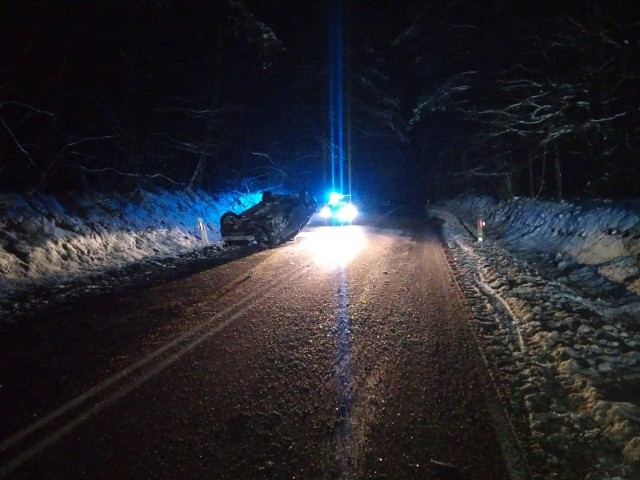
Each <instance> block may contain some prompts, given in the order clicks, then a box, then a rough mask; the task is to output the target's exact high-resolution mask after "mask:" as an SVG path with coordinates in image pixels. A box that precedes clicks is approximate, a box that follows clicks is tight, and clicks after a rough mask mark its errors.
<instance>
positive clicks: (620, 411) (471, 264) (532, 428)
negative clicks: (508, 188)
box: [431, 198, 640, 480]
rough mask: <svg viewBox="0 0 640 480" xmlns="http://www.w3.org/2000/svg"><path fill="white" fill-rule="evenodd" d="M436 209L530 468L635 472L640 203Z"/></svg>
mask: <svg viewBox="0 0 640 480" xmlns="http://www.w3.org/2000/svg"><path fill="white" fill-rule="evenodd" d="M452 212H453V213H455V215H454V214H453V213H452ZM431 214H433V215H436V216H438V217H439V218H441V219H443V220H445V223H444V225H443V233H444V236H445V240H446V242H447V245H448V253H449V256H450V259H451V261H452V263H453V264H454V266H455V268H456V269H457V270H458V272H459V273H460V275H459V282H460V285H461V288H462V289H463V290H464V292H465V294H466V297H467V299H468V301H469V306H470V308H471V310H472V311H473V317H474V318H473V325H472V327H473V329H474V331H475V332H476V334H477V338H478V341H479V343H480V345H481V347H482V349H483V351H484V354H485V356H486V358H487V361H488V362H489V363H490V364H491V365H492V369H493V371H494V380H495V383H496V384H497V386H498V390H499V392H500V393H501V395H500V396H501V398H502V399H503V403H505V407H506V410H507V411H508V413H509V414H510V417H511V420H512V422H513V423H514V426H515V428H516V430H517V431H519V432H520V435H521V438H522V439H524V440H526V441H527V442H528V443H527V445H526V451H527V452H528V456H529V460H530V462H531V465H532V471H533V473H535V474H537V475H539V478H559V479H628V480H631V479H635V478H640V297H638V288H637V287H638V281H637V278H636V277H635V275H637V274H635V273H633V272H637V270H635V269H637V267H638V252H639V251H640V250H639V249H638V239H639V237H640V235H639V228H640V223H639V222H640V219H639V218H638V210H637V209H634V208H629V207H628V206H614V205H609V204H604V203H601V204H593V205H590V206H589V205H586V206H585V205H570V204H555V203H552V202H534V201H531V200H516V201H514V202H510V203H497V202H491V201H489V200H487V199H483V198H466V199H461V200H458V201H455V202H451V203H449V204H448V205H447V208H446V210H435V209H431ZM480 217H481V218H484V219H485V221H486V229H485V232H484V233H485V235H484V238H485V241H484V242H477V241H476V238H475V233H476V232H475V225H476V220H477V219H478V218H480ZM621 259H624V261H622V260H621ZM619 269H622V271H619Z"/></svg>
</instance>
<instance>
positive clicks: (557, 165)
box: [553, 144, 562, 202]
mask: <svg viewBox="0 0 640 480" xmlns="http://www.w3.org/2000/svg"><path fill="white" fill-rule="evenodd" d="M553 165H554V168H555V172H556V200H558V202H561V201H562V169H561V166H560V157H559V155H558V145H557V144H556V145H555V156H554V159H553Z"/></svg>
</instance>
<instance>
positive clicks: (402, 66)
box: [0, 0, 640, 203]
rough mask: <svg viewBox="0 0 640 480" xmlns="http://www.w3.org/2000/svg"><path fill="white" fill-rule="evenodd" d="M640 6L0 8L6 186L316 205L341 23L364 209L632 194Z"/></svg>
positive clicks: (137, 4)
mask: <svg viewBox="0 0 640 480" xmlns="http://www.w3.org/2000/svg"><path fill="white" fill-rule="evenodd" d="M636 11H637V8H635V4H634V2H633V1H620V0H611V1H607V2H601V1H596V0H582V1H567V2H557V1H539V2H531V1H524V0H513V1H506V0H503V1H500V0H495V1H491V2H488V1H482V2H480V1H467V2H457V1H454V2H451V1H430V2H427V1H390V0H389V1H386V0H385V1H380V2H370V1H362V0H344V1H340V0H327V1H326V2H317V1H299V2H290V1H286V0H279V1H268V0H261V1H259V0H252V1H249V0H246V1H239V0H211V1H202V2H178V1H171V0H146V1H143V0H138V1H134V0H130V1H85V2H52V1H28V0H27V1H9V2H3V3H2V6H0V25H1V35H2V45H3V49H2V55H1V57H0V59H1V64H0V68H1V74H0V119H1V123H0V189H2V190H3V191H16V192H20V193H37V192H51V193H63V194H67V193H69V192H75V191H83V190H88V189H98V190H106V191H114V190H117V191H133V190H135V189H136V188H152V187H154V186H159V187H162V188H177V189H181V188H189V187H191V188H204V189H206V190H209V191H215V190H222V189H229V188H244V189H246V188H249V189H255V190H259V189H264V188H271V189H276V190H289V191H294V190H299V189H301V188H308V189H310V190H311V191H313V192H314V193H316V194H318V193H319V192H322V191H323V190H324V189H325V188H328V186H329V185H330V183H331V154H332V152H334V153H335V148H332V146H333V147H335V142H334V143H332V142H331V131H332V130H331V125H332V121H336V117H335V115H334V116H333V117H332V116H331V112H332V110H333V109H332V107H331V103H330V89H329V86H330V79H331V78H332V69H333V68H335V63H334V62H333V56H332V55H331V54H330V52H331V50H330V46H331V42H332V39H333V41H335V31H336V25H337V23H336V22H337V19H339V18H342V20H343V25H344V28H343V32H342V33H343V38H344V43H343V44H342V47H341V53H342V54H343V58H344V77H343V78H344V82H343V83H342V85H340V87H341V98H343V106H344V109H343V110H344V115H343V119H342V124H343V130H342V131H343V133H344V136H345V144H344V156H345V162H347V161H349V160H350V163H351V167H352V175H351V181H352V186H353V193H354V195H355V196H359V197H360V198H362V199H367V200H372V201H387V200H391V201H397V202H412V203H419V202H424V201H426V200H430V199H437V198H441V197H445V196H450V195H455V194H459V193H490V194H493V195H497V196H501V197H503V198H509V197H511V196H514V195H520V196H528V195H529V196H540V197H548V198H558V199H559V198H574V197H593V196H617V197H632V196H638V195H639V194H640V191H639V188H640V187H639V185H640V181H639V180H640V164H639V160H638V156H637V151H638V146H639V143H640V141H639V131H640V130H639V127H638V125H639V122H638V120H639V114H640V95H639V93H638V92H640V89H639V88H638V87H639V85H638V82H639V73H638V68H637V63H638V56H639V54H640V18H639V17H640V16H639V15H638V13H637V12H636ZM334 87H335V85H334ZM123 173H126V174H127V175H126V176H123ZM132 174H133V175H132Z"/></svg>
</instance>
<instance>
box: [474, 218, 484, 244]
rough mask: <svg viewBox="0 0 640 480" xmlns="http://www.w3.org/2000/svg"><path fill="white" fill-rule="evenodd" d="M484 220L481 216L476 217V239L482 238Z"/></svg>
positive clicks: (480, 239)
mask: <svg viewBox="0 0 640 480" xmlns="http://www.w3.org/2000/svg"><path fill="white" fill-rule="evenodd" d="M485 225H486V224H485V222H484V220H483V219H482V218H479V219H478V222H477V223H476V227H477V229H478V241H479V242H481V241H482V239H483V232H484V226H485Z"/></svg>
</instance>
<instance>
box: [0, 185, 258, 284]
mask: <svg viewBox="0 0 640 480" xmlns="http://www.w3.org/2000/svg"><path fill="white" fill-rule="evenodd" d="M260 197H261V194H260V193H254V194H237V193H235V194H231V193H229V194H222V195H218V196H213V195H210V194H207V193H205V192H202V191H196V192H190V191H181V192H170V191H165V190H157V191H138V192H137V193H136V194H134V195H132V196H125V195H101V194H91V195H84V196H79V197H78V196H67V197H65V198H54V197H51V196H46V195H42V196H37V197H29V198H28V197H24V196H20V195H0V275H1V276H0V290H7V289H13V288H16V287H21V286H27V285H31V284H34V283H41V282H46V281H55V280H57V279H60V278H63V277H68V276H74V275H82V274H86V273H90V272H93V271H96V270H101V269H107V268H113V267H118V266H122V265H124V264H128V263H131V262H134V261H136V260H139V259H142V258H148V257H151V256H166V255H173V254H176V253H179V252H182V251H185V250H189V249H194V248H197V247H202V246H203V245H204V244H203V242H202V240H201V231H200V230H199V229H198V219H199V218H201V219H202V220H203V222H204V225H205V228H206V231H207V235H208V239H209V243H210V244H213V245H216V244H219V241H220V232H219V223H218V222H219V219H220V216H221V215H222V213H224V212H226V211H228V210H232V211H235V212H240V211H242V210H245V209H246V208H248V207H249V206H251V205H253V204H255V203H257V202H258V201H260Z"/></svg>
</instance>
